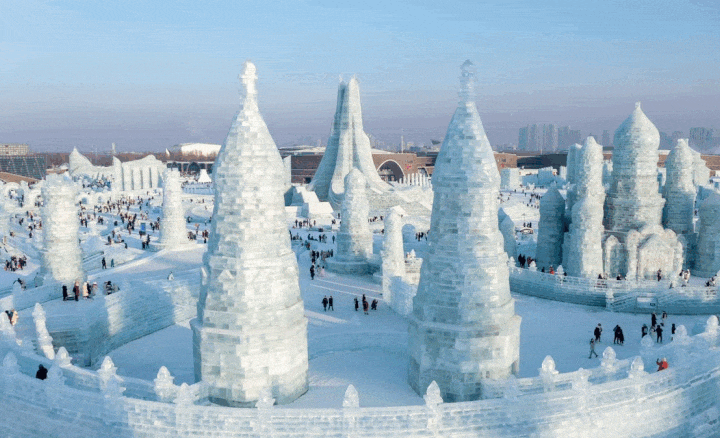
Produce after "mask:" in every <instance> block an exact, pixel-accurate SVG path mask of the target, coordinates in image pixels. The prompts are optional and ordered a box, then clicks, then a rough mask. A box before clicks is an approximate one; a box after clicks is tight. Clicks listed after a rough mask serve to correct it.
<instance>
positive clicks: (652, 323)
mask: <svg viewBox="0 0 720 438" xmlns="http://www.w3.org/2000/svg"><path fill="white" fill-rule="evenodd" d="M655 324H657V315H656V314H655V312H653V313H652V315H651V316H650V325H651V326H653V325H655Z"/></svg>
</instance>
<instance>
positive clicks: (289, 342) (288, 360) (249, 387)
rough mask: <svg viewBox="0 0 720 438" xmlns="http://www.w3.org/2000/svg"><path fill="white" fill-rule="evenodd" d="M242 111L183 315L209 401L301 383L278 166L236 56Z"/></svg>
mask: <svg viewBox="0 0 720 438" xmlns="http://www.w3.org/2000/svg"><path fill="white" fill-rule="evenodd" d="M241 79H242V82H243V84H244V88H245V92H246V93H245V98H244V102H243V106H242V110H241V111H240V112H239V114H238V115H237V117H236V119H235V121H234V122H233V124H232V127H231V128H230V132H229V133H228V135H227V138H226V139H225V143H224V144H223V146H222V148H221V150H220V152H219V154H218V157H217V160H216V164H215V166H214V169H213V180H214V183H215V207H214V210H213V221H212V228H211V235H210V240H209V242H208V251H207V253H206V255H205V257H204V263H203V264H204V270H205V271H206V272H207V273H208V274H207V279H206V281H204V282H203V286H202V287H201V290H200V300H199V302H198V317H197V319H196V320H193V322H192V328H193V346H194V355H195V378H196V379H197V380H203V381H204V382H206V383H207V384H208V386H209V388H208V394H209V398H210V400H211V401H213V402H216V403H218V404H223V405H230V406H246V407H252V406H254V405H255V402H257V401H258V400H259V398H260V396H261V394H262V393H263V391H264V390H266V389H268V388H270V390H271V391H272V395H273V397H274V398H275V399H276V400H277V402H278V403H279V404H285V403H289V402H291V401H292V400H294V399H296V398H297V397H299V396H300V395H301V394H303V393H304V392H305V391H307V368H308V353H307V320H306V318H305V316H304V306H303V302H302V299H301V298H300V287H299V284H298V268H297V261H296V259H295V255H294V253H293V251H292V250H291V248H290V237H289V235H288V231H287V225H286V222H285V221H286V217H285V208H284V199H283V193H284V186H285V183H284V179H283V173H284V168H283V165H282V160H281V158H280V153H279V152H278V149H277V147H276V146H275V142H274V141H273V139H272V137H271V136H270V133H269V132H268V129H267V126H266V125H265V122H264V121H263V119H262V116H261V115H260V112H259V110H258V104H257V90H256V88H255V81H256V79H257V76H256V74H255V66H254V65H253V64H252V63H251V62H249V61H248V62H246V63H245V68H244V71H243V74H242V76H241Z"/></svg>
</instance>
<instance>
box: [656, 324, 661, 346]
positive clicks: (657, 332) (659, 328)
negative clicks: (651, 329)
mask: <svg viewBox="0 0 720 438" xmlns="http://www.w3.org/2000/svg"><path fill="white" fill-rule="evenodd" d="M662 332H663V329H662V326H661V325H659V326H657V327H655V334H656V335H657V342H659V343H661V344H662Z"/></svg>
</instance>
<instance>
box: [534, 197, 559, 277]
mask: <svg viewBox="0 0 720 438" xmlns="http://www.w3.org/2000/svg"><path fill="white" fill-rule="evenodd" d="M563 216H565V198H563V197H562V195H561V194H560V192H559V191H558V188H557V186H556V185H555V184H554V183H553V185H552V186H551V187H550V189H549V190H548V191H547V193H545V195H543V197H542V198H540V221H539V223H538V238H537V250H536V251H535V253H536V254H537V266H538V267H539V268H544V269H548V270H549V269H550V268H551V267H552V268H557V267H558V266H559V265H560V264H561V263H562V260H563V256H562V247H563V246H562V245H563V238H564V232H565V224H564V222H563Z"/></svg>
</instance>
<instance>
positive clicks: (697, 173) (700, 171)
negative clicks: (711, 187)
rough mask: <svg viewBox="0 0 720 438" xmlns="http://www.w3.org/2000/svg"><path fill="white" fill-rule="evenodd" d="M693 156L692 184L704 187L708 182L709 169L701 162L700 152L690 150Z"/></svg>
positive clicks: (703, 161)
mask: <svg viewBox="0 0 720 438" xmlns="http://www.w3.org/2000/svg"><path fill="white" fill-rule="evenodd" d="M690 152H691V153H692V154H693V163H694V170H693V182H694V183H695V186H696V187H697V186H704V185H706V184H707V183H708V182H709V181H710V169H708V167H707V164H706V163H705V160H703V158H702V155H700V152H698V151H695V150H692V149H690Z"/></svg>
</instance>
